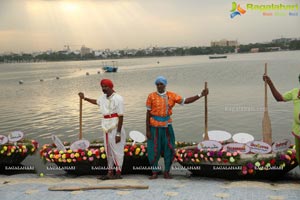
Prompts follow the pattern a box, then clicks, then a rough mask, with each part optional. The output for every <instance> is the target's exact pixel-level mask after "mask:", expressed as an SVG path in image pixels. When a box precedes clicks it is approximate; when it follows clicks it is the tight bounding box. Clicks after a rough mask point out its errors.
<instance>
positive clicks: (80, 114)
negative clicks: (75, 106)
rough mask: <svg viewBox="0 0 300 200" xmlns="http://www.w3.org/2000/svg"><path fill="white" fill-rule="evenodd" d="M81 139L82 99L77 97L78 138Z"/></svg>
mask: <svg viewBox="0 0 300 200" xmlns="http://www.w3.org/2000/svg"><path fill="white" fill-rule="evenodd" d="M81 139H82V99H81V98H80V97H79V140H81Z"/></svg>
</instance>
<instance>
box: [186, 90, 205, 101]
mask: <svg viewBox="0 0 300 200" xmlns="http://www.w3.org/2000/svg"><path fill="white" fill-rule="evenodd" d="M208 93H209V91H208V89H204V90H202V92H201V96H200V97H199V96H198V95H195V96H192V97H189V98H186V99H185V101H184V104H189V103H193V102H195V101H197V100H198V99H200V98H201V97H204V96H206V95H208Z"/></svg>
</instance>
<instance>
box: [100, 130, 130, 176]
mask: <svg viewBox="0 0 300 200" xmlns="http://www.w3.org/2000/svg"><path fill="white" fill-rule="evenodd" d="M116 134H117V129H116V128H115V129H113V130H112V131H110V132H107V133H104V145H105V151H106V156H107V165H108V169H109V170H113V169H114V166H115V167H116V171H122V165H123V160H124V146H125V144H126V133H125V130H124V129H123V128H122V131H121V141H120V142H119V143H116V139H115V137H116Z"/></svg>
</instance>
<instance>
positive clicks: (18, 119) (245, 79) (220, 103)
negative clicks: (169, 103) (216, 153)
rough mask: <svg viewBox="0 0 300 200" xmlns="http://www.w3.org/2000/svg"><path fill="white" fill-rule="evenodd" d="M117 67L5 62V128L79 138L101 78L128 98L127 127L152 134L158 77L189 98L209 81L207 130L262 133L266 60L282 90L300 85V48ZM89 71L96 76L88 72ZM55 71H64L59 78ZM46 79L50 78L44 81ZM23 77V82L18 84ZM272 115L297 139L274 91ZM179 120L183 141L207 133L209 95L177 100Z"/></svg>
mask: <svg viewBox="0 0 300 200" xmlns="http://www.w3.org/2000/svg"><path fill="white" fill-rule="evenodd" d="M158 61H159V63H158ZM118 63H119V71H118V72H117V73H101V74H98V73H97V72H98V71H99V70H101V67H102V61H101V60H98V61H76V62H50V63H12V64H0V72H1V73H0V111H1V112H0V134H1V135H8V133H10V132H11V131H14V130H21V131H23V132H24V133H25V135H26V137H27V138H34V139H36V140H37V141H38V142H39V143H40V145H42V144H45V143H51V142H52V141H51V135H52V134H55V135H57V136H58V137H59V138H60V139H61V140H62V141H69V142H73V141H75V140H77V139H78V133H79V97H78V95H77V94H78V92H80V91H82V92H84V93H85V96H86V97H89V98H98V96H99V95H101V92H102V91H101V88H100V85H99V81H100V80H101V79H102V78H109V79H112V80H113V82H114V84H115V90H116V91H117V92H118V93H119V94H121V95H122V96H123V97H124V100H125V118H124V125H125V129H126V131H127V133H129V131H131V130H138V131H141V132H143V133H145V114H146V108H145V101H146V98H147V96H148V94H149V93H150V92H152V91H155V90H156V86H155V85H154V80H155V78H156V77H157V76H158V75H163V76H165V77H166V78H167V79H168V85H167V89H168V90H170V91H174V92H176V93H178V94H180V95H182V96H183V97H189V96H193V95H196V94H198V93H200V92H201V91H202V89H203V88H204V82H205V81H207V82H208V87H209V90H210V94H209V96H208V118H209V119H208V129H209V130H225V131H228V132H230V133H232V134H235V133H238V132H246V133H250V134H252V135H254V137H255V138H256V139H257V140H260V139H261V138H262V134H261V133H262V117H263V108H264V82H263V81H262V75H263V73H264V65H265V63H268V74H269V75H270V77H271V78H272V80H273V82H274V83H275V86H276V87H277V89H278V90H279V91H280V92H282V93H283V92H285V91H288V90H290V89H292V88H295V87H299V82H298V75H299V73H300V51H287V52H271V53H256V54H232V55H228V57H227V59H213V60H210V59H208V56H185V57H160V58H137V59H120V60H118ZM86 72H88V73H89V74H90V75H89V76H87V75H86ZM56 77H60V79H59V80H57V79H56ZM40 79H43V80H44V81H43V82H40ZM19 80H23V81H24V84H21V85H20V84H19ZM268 97H269V101H268V102H269V115H270V118H271V123H272V129H273V140H274V141H275V140H280V139H285V138H287V139H291V140H292V141H293V137H292V135H291V134H290V132H291V127H292V122H293V104H292V103H291V102H289V103H278V102H276V101H275V100H274V99H273V96H272V95H271V93H270V91H269V93H268ZM100 122H101V115H100V113H99V111H98V107H97V106H95V105H92V104H89V103H87V102H83V137H84V138H85V139H88V140H90V141H92V140H95V139H99V137H100V136H101V135H102V133H101V126H100ZM173 126H174V130H175V134H176V140H178V141H199V140H200V139H201V135H202V133H203V132H204V99H200V100H199V101H197V102H195V103H193V104H189V105H184V106H180V105H176V106H175V107H174V110H173Z"/></svg>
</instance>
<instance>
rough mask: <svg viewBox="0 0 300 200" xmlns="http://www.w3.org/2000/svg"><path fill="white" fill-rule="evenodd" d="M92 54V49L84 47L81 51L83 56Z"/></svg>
mask: <svg viewBox="0 0 300 200" xmlns="http://www.w3.org/2000/svg"><path fill="white" fill-rule="evenodd" d="M90 53H91V49H90V48H87V47H85V46H84V45H83V46H82V47H81V49H80V55H81V56H85V55H87V54H90Z"/></svg>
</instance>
